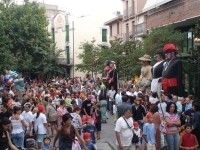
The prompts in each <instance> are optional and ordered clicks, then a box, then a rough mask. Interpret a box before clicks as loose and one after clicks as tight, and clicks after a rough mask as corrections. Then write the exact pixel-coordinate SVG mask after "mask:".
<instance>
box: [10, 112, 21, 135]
mask: <svg viewBox="0 0 200 150" xmlns="http://www.w3.org/2000/svg"><path fill="white" fill-rule="evenodd" d="M9 119H10V121H11V124H12V134H17V133H22V132H24V130H23V127H22V120H24V117H23V116H21V115H20V116H19V120H12V119H11V117H10V118H9Z"/></svg>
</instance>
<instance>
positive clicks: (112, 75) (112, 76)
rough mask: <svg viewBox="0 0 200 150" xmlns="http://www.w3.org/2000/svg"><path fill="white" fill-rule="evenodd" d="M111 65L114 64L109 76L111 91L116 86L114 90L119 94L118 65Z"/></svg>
mask: <svg viewBox="0 0 200 150" xmlns="http://www.w3.org/2000/svg"><path fill="white" fill-rule="evenodd" d="M110 63H112V64H113V66H114V67H113V68H111V69H110V71H109V73H108V76H109V89H111V86H114V90H115V91H116V92H117V91H118V88H119V85H118V73H117V69H116V65H115V62H114V61H111V62H110Z"/></svg>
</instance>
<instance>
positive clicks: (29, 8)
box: [0, 0, 63, 74]
mask: <svg viewBox="0 0 200 150" xmlns="http://www.w3.org/2000/svg"><path fill="white" fill-rule="evenodd" d="M10 2H11V1H9V0H4V3H0V10H1V13H0V59H1V64H0V72H4V69H16V70H31V68H38V70H43V72H42V71H38V72H37V73H40V74H46V73H48V72H50V71H53V70H54V72H57V71H58V72H63V71H61V70H62V69H61V70H60V69H59V67H58V62H57V60H56V59H57V58H58V56H59V55H60V53H61V51H60V50H59V51H57V52H55V51H56V47H55V45H52V43H53V42H52V39H50V38H49V32H48V31H47V26H48V24H49V22H48V20H47V19H46V16H45V8H44V7H42V6H40V5H39V4H38V3H35V2H31V3H30V2H29V1H28V0H26V1H25V3H24V5H15V4H14V3H12V5H10ZM4 4H6V5H4ZM5 6H6V7H5ZM8 6H9V7H8ZM48 65H49V66H48ZM57 67H58V68H57Z"/></svg>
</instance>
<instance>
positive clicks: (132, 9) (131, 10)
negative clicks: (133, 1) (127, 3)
mask: <svg viewBox="0 0 200 150" xmlns="http://www.w3.org/2000/svg"><path fill="white" fill-rule="evenodd" d="M134 16H135V13H134V5H133V6H131V7H129V8H128V18H132V17H134Z"/></svg>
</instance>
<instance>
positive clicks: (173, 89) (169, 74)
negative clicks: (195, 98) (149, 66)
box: [162, 44, 184, 97]
mask: <svg viewBox="0 0 200 150" xmlns="http://www.w3.org/2000/svg"><path fill="white" fill-rule="evenodd" d="M164 53H165V57H166V62H165V63H164V68H163V74H162V87H163V90H164V92H165V94H167V93H170V94H173V95H177V96H179V97H182V96H183V94H184V84H183V75H182V62H181V61H180V60H178V59H176V54H177V49H176V47H175V46H174V45H173V44H166V45H165V46H164Z"/></svg>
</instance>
